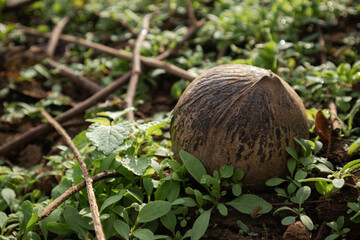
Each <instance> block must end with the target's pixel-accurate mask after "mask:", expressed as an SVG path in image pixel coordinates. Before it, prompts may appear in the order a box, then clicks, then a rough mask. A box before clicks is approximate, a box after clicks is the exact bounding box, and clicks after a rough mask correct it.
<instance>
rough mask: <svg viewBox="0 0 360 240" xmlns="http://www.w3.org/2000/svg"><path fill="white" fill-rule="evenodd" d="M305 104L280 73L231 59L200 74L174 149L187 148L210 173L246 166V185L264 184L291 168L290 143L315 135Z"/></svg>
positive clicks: (180, 109)
mask: <svg viewBox="0 0 360 240" xmlns="http://www.w3.org/2000/svg"><path fill="white" fill-rule="evenodd" d="M308 129H309V126H308V119H307V115H306V112H305V107H304V105H303V103H302V100H301V99H300V97H299V96H298V95H297V94H296V92H295V91H294V90H293V89H292V88H291V87H290V86H289V84H287V83H286V82H285V81H284V80H282V79H281V78H280V77H279V76H277V75H276V74H274V73H272V72H271V71H270V70H266V69H263V68H259V67H254V66H248V65H240V64H227V65H221V66H217V67H215V68H212V69H210V70H208V71H206V72H204V73H203V74H202V75H201V76H199V77H198V78H196V79H195V80H194V81H193V82H192V83H191V84H190V85H189V86H188V87H187V89H186V90H185V91H184V93H183V94H182V96H181V97H180V99H179V101H178V103H177V105H176V106H175V108H174V111H173V118H172V121H171V130H170V132H171V140H172V150H173V152H174V157H175V159H176V160H178V161H181V160H180V158H179V151H180V150H185V151H187V152H189V153H191V154H193V155H194V156H195V157H197V158H198V159H199V160H200V161H201V162H202V163H203V165H204V166H205V168H206V170H207V172H208V173H212V172H213V171H214V170H216V169H217V170H218V169H220V167H221V166H222V165H232V166H234V167H235V168H238V167H240V168H242V169H243V170H244V173H245V175H244V179H243V186H245V187H252V188H253V189H263V188H264V186H265V181H266V180H268V179H270V178H273V177H284V176H285V175H286V173H287V167H286V166H287V164H286V162H287V159H288V155H287V152H286V147H288V146H289V147H295V142H294V140H293V138H294V137H297V138H308V137H309V130H308Z"/></svg>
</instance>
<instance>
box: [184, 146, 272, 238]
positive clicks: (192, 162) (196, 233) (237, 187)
mask: <svg viewBox="0 0 360 240" xmlns="http://www.w3.org/2000/svg"><path fill="white" fill-rule="evenodd" d="M179 155H180V158H181V160H182V161H183V163H184V165H185V167H186V169H187V171H188V172H189V174H190V175H191V176H192V177H193V178H194V179H195V180H196V181H197V182H198V183H200V184H201V185H202V186H203V187H204V188H205V189H206V191H207V192H208V194H209V195H204V194H203V193H202V192H200V191H199V190H197V189H193V188H190V187H188V188H186V189H185V192H186V193H188V194H190V195H193V196H195V200H196V204H197V205H198V207H199V211H200V212H201V214H200V216H199V217H198V218H197V220H196V221H195V223H194V225H193V228H192V229H191V239H200V237H201V236H203V235H204V233H205V231H206V229H207V228H208V223H209V218H210V215H211V211H212V210H213V209H215V208H216V209H217V210H218V211H219V213H220V214H221V215H223V216H227V214H228V210H227V207H226V205H228V206H231V207H233V208H235V209H236V210H237V211H239V212H241V213H244V214H249V215H250V216H252V217H253V218H256V217H258V216H260V215H262V214H265V213H268V212H270V211H271V209H272V206H271V204H269V203H268V202H267V201H265V200H264V199H262V198H260V197H258V196H256V195H253V194H241V179H242V178H243V176H244V172H243V171H242V170H241V169H236V170H235V171H234V167H232V166H227V165H224V166H222V167H221V168H220V171H217V170H215V171H214V173H213V176H210V175H208V174H207V173H206V170H205V168H204V166H203V165H202V163H201V162H200V160H198V159H197V158H196V157H195V156H193V155H192V154H190V153H187V152H185V151H182V150H181V151H180V153H179ZM230 178H231V179H230ZM226 179H229V180H231V181H232V182H231V183H230V184H229V183H228V182H226ZM230 186H232V193H233V195H234V196H235V197H236V198H235V199H234V200H232V201H229V202H225V203H222V202H221V198H222V197H223V196H225V195H226V194H227V190H223V191H222V190H221V187H225V188H229V187H230ZM207 202H211V203H212V207H211V208H210V210H206V211H204V210H203V207H204V206H206V205H207Z"/></svg>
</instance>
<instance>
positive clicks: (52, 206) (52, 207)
mask: <svg viewBox="0 0 360 240" xmlns="http://www.w3.org/2000/svg"><path fill="white" fill-rule="evenodd" d="M119 176H121V174H120V173H118V172H116V171H112V172H108V171H103V172H101V173H99V174H96V175H95V176H93V177H91V178H92V182H93V183H95V182H98V181H100V180H102V179H105V178H114V177H119ZM85 187H86V182H85V181H83V182H81V183H79V184H76V185H75V186H72V187H70V188H69V189H68V190H66V191H65V192H64V193H63V194H61V195H60V196H59V197H57V198H56V199H54V201H52V202H51V203H50V204H49V205H47V206H46V207H45V208H44V210H43V211H42V213H41V214H40V215H39V217H38V220H39V221H41V220H43V219H44V218H46V217H47V216H49V215H50V214H51V213H52V212H53V211H54V210H55V209H56V208H57V207H58V206H60V204H62V203H63V202H65V201H66V200H67V199H69V198H70V197H71V196H73V195H74V194H75V193H77V192H79V191H80V190H82V189H84V188H85Z"/></svg>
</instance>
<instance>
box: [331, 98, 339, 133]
mask: <svg viewBox="0 0 360 240" xmlns="http://www.w3.org/2000/svg"><path fill="white" fill-rule="evenodd" d="M329 112H330V123H331V129H332V130H333V131H334V132H335V133H339V132H340V130H341V127H340V122H339V120H338V117H337V110H336V105H335V102H334V100H330V101H329Z"/></svg>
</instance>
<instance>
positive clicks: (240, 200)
mask: <svg viewBox="0 0 360 240" xmlns="http://www.w3.org/2000/svg"><path fill="white" fill-rule="evenodd" d="M226 204H227V205H230V206H232V207H233V208H235V209H236V210H238V211H239V212H241V213H245V214H250V213H251V212H252V210H253V209H254V208H256V207H261V208H262V209H261V210H260V211H259V212H258V214H264V213H268V212H270V211H271V209H272V206H271V204H270V203H268V202H267V201H265V200H264V199H262V198H260V197H258V196H256V195H253V194H243V195H241V196H240V197H237V198H236V199H234V200H232V201H231V202H228V203H226Z"/></svg>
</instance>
